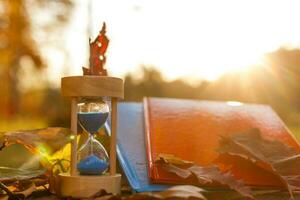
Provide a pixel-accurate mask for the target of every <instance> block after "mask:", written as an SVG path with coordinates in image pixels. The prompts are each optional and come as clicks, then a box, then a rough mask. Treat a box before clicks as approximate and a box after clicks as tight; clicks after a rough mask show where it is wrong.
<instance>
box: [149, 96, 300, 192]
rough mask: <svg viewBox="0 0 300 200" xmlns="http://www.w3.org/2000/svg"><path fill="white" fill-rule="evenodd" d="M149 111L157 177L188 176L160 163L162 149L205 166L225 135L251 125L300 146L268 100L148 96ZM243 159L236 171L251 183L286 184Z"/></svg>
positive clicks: (157, 180) (170, 179) (153, 174)
mask: <svg viewBox="0 0 300 200" xmlns="http://www.w3.org/2000/svg"><path fill="white" fill-rule="evenodd" d="M144 116H145V134H146V137H145V138H146V149H147V156H148V170H149V177H150V180H151V181H152V182H153V183H180V182H182V180H180V179H179V178H177V177H176V176H175V175H173V174H171V173H168V172H166V171H164V170H163V169H160V167H159V165H157V164H156V163H155V160H156V159H157V156H158V155H159V154H172V155H174V156H176V157H179V158H181V159H184V160H188V161H193V162H194V163H195V164H197V165H200V166H208V165H212V164H213V163H214V160H215V159H216V158H217V157H218V153H217V152H216V149H217V148H218V142H219V136H228V135H230V134H235V133H241V132H245V131H248V130H249V129H251V128H257V129H259V130H260V131H261V133H262V136H263V137H264V138H266V139H272V140H279V141H282V142H283V143H285V144H287V145H290V146H292V147H294V148H295V149H297V151H299V152H300V146H299V144H298V142H297V141H296V139H295V138H294V137H293V136H292V134H291V133H290V131H289V130H288V129H287V127H286V126H285V124H284V123H283V121H282V120H281V119H280V118H279V116H278V115H277V114H276V113H275V112H274V111H273V110H272V108H271V107H269V106H267V105H259V104H237V103H230V102H217V101H197V100H183V99H164V98H145V99H144ZM233 164H234V163H233ZM238 164H239V166H238V167H237V168H235V170H233V174H234V176H235V177H236V178H241V179H243V180H244V181H245V183H246V184H247V185H252V186H280V185H282V184H281V183H280V182H279V181H278V180H277V179H276V178H274V176H273V175H271V174H268V173H266V171H264V170H262V169H260V168H258V167H255V166H250V165H249V164H248V163H247V162H245V163H238ZM253 167H255V168H253Z"/></svg>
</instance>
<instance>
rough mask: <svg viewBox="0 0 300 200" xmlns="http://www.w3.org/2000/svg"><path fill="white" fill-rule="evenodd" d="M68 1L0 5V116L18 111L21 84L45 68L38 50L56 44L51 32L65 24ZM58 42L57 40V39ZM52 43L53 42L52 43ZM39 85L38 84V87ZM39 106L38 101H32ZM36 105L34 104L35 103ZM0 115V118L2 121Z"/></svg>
mask: <svg viewBox="0 0 300 200" xmlns="http://www.w3.org/2000/svg"><path fill="white" fill-rule="evenodd" d="M72 5H73V4H72V2H71V0H2V1H0V79H1V82H2V83H1V84H0V91H1V98H0V110H1V111H2V112H0V113H1V114H2V115H3V116H2V118H3V117H5V118H9V117H11V116H14V115H15V114H16V113H18V112H19V111H20V109H19V108H20V101H19V100H20V90H21V86H20V84H19V83H20V82H21V81H22V79H24V76H25V75H26V74H25V73H24V72H28V71H29V76H31V77H30V78H32V79H34V78H35V77H34V76H35V74H33V71H35V70H42V68H43V67H45V66H46V62H44V59H43V56H42V54H41V48H40V47H41V46H42V45H44V44H45V43H47V45H49V44H55V42H53V37H51V36H47V34H48V33H49V32H51V31H52V34H51V35H55V34H54V33H55V32H54V30H56V31H57V30H59V27H62V26H64V25H65V24H66V22H67V21H68V19H69V16H70V13H71V10H72ZM57 38H58V37H57ZM54 40H55V39H54ZM39 84H40V83H39ZM33 101H34V102H35V103H36V104H38V101H39V100H38V99H34V100H33ZM36 101H37V102H36ZM1 114H0V117H1Z"/></svg>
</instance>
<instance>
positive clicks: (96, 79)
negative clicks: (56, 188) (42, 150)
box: [59, 76, 124, 198]
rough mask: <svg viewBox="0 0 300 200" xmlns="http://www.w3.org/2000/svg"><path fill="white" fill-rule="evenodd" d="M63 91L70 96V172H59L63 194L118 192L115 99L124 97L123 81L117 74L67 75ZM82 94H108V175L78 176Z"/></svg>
mask: <svg viewBox="0 0 300 200" xmlns="http://www.w3.org/2000/svg"><path fill="white" fill-rule="evenodd" d="M61 91H62V95H63V96H65V97H69V98H71V130H72V133H73V136H72V138H73V140H72V143H71V165H70V168H71V169H70V174H60V176H59V177H60V192H61V195H62V196H72V197H76V198H86V197H90V196H91V195H93V194H94V193H96V192H98V191H100V190H101V189H105V190H106V191H107V192H112V193H120V187H121V175H120V174H116V147H117V142H116V140H117V102H118V99H123V97H124V84H123V80H122V79H120V78H115V77H109V76H70V77H64V78H62V80H61ZM82 97H111V136H110V156H109V161H110V163H109V175H100V176H81V175H79V174H78V172H77V167H76V165H77V103H78V99H79V98H82Z"/></svg>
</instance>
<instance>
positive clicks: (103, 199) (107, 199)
mask: <svg viewBox="0 0 300 200" xmlns="http://www.w3.org/2000/svg"><path fill="white" fill-rule="evenodd" d="M203 192H204V190H203V189H201V188H199V187H196V186H191V185H178V186H174V187H171V188H169V189H167V190H164V191H161V192H144V193H137V194H133V195H130V196H127V197H126V196H123V197H121V196H118V195H112V194H109V193H105V192H103V191H101V192H100V193H101V194H103V196H100V197H97V198H95V200H150V199H151V200H165V199H174V200H176V199H182V200H184V199H191V200H192V199H195V200H206V198H205V197H204V196H203V194H202V193H203Z"/></svg>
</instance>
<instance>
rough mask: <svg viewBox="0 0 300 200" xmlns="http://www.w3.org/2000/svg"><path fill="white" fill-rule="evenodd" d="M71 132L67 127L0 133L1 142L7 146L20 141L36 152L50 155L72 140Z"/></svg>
mask: <svg viewBox="0 0 300 200" xmlns="http://www.w3.org/2000/svg"><path fill="white" fill-rule="evenodd" d="M70 134H71V131H70V129H67V128H45V129H36V130H24V131H10V132H2V133H0V143H1V144H5V146H9V145H11V144H15V143H18V144H22V145H24V146H25V147H26V148H28V149H29V150H30V151H32V152H34V153H36V152H38V153H40V154H46V155H49V154H52V153H54V152H56V151H58V150H59V149H61V148H62V147H63V146H65V145H66V144H67V143H68V142H70V137H69V136H70Z"/></svg>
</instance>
